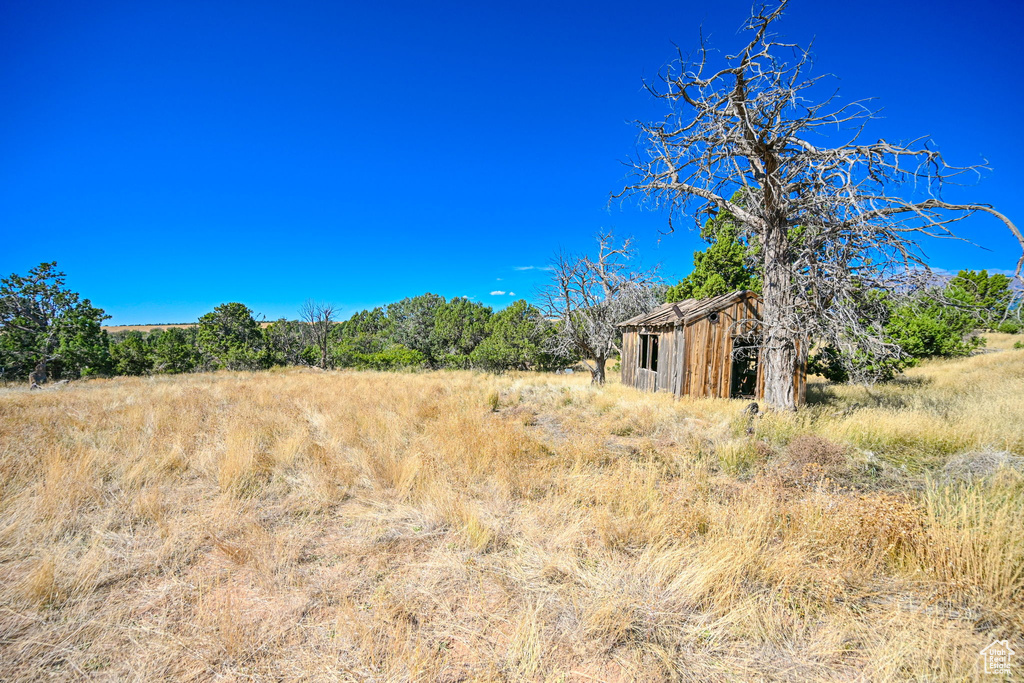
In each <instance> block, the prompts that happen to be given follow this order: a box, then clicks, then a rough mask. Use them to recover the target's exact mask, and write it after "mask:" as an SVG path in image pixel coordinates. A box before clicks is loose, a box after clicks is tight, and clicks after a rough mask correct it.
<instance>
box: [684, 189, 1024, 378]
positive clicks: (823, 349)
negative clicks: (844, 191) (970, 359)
mask: <svg viewBox="0 0 1024 683" xmlns="http://www.w3.org/2000/svg"><path fill="white" fill-rule="evenodd" d="M733 201H735V202H737V203H742V202H743V200H742V196H741V193H736V195H734V196H733ZM701 237H702V238H703V239H704V241H705V242H706V243H707V244H708V247H707V248H706V249H704V250H703V251H697V252H695V253H694V255H693V265H694V267H693V270H692V271H691V272H690V274H689V275H687V276H686V277H685V278H683V279H682V280H680V281H679V282H678V283H677V284H675V285H673V286H671V287H669V288H668V289H667V290H666V291H665V296H664V300H665V301H666V302H676V301H683V300H684V299H706V298H710V297H715V296H720V295H722V294H727V293H729V292H734V291H736V290H739V289H748V290H751V291H754V292H758V293H761V290H762V275H761V274H762V270H761V264H762V259H761V256H760V253H759V251H760V244H759V241H758V240H757V238H756V237H752V236H751V233H750V232H749V231H746V230H744V229H743V228H742V225H741V222H740V221H738V220H737V218H736V217H735V216H734V215H733V213H732V212H730V211H729V210H728V209H723V210H721V211H718V212H716V213H715V214H714V215H713V216H712V217H711V218H709V219H707V220H706V221H705V223H704V225H703V226H702V228H701ZM920 275H921V277H918V278H916V279H909V278H906V279H904V282H912V283H913V286H903V287H892V288H888V289H886V288H882V287H871V286H868V285H865V286H863V287H862V288H861V289H860V291H859V292H857V294H856V297H855V299H856V301H855V305H854V306H852V308H853V309H854V310H855V311H856V315H857V316H858V317H859V319H860V320H859V324H860V325H862V326H864V327H869V326H870V327H872V328H874V329H875V330H876V331H877V332H876V334H877V336H878V338H879V340H880V341H881V345H880V346H879V347H878V348H876V349H874V352H872V349H870V348H864V347H862V346H861V347H858V346H855V345H852V344H851V345H842V344H839V343H836V342H835V341H832V342H831V343H821V342H820V340H812V341H815V342H816V346H815V348H814V350H813V351H812V352H811V353H810V357H809V358H808V370H809V372H811V373H813V374H819V375H822V376H823V377H825V378H826V379H829V380H831V381H834V382H848V381H858V382H864V381H868V382H871V381H884V380H890V379H892V378H893V377H894V376H895V375H896V374H897V373H899V372H901V371H902V370H903V369H905V368H907V367H911V366H913V365H916V364H917V363H919V362H920V361H921V360H923V359H926V358H949V357H955V356H965V355H968V354H970V353H971V352H973V351H974V350H976V349H977V348H978V347H980V346H981V345H983V344H984V338H983V337H981V336H979V335H978V334H976V332H978V331H990V332H1004V333H1009V334H1018V333H1021V332H1024V305H1022V304H1024V292H1021V291H1020V290H1019V289H1018V290H1015V289H1014V288H1013V287H1012V284H1013V280H1012V279H1011V278H1010V277H1008V276H1006V275H1003V274H1001V273H991V274H990V273H989V272H988V271H987V270H980V271H976V270H960V271H958V272H957V273H956V275H954V276H952V277H948V278H942V277H937V276H934V275H930V274H929V273H928V272H927V271H921V273H920Z"/></svg>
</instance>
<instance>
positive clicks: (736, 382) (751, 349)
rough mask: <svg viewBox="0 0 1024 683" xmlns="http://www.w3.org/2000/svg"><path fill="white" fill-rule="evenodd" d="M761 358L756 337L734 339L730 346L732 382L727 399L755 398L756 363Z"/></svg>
mask: <svg viewBox="0 0 1024 683" xmlns="http://www.w3.org/2000/svg"><path fill="white" fill-rule="evenodd" d="M760 356H761V340H760V339H759V338H757V337H736V338H735V339H733V346H732V380H731V382H730V387H729V398H746V399H755V398H756V397H757V363H758V360H759V359H760Z"/></svg>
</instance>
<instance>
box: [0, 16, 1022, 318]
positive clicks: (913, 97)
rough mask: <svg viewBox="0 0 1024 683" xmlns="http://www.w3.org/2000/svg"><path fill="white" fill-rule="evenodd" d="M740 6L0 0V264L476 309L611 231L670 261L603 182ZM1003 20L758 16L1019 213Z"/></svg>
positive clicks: (348, 305)
mask: <svg viewBox="0 0 1024 683" xmlns="http://www.w3.org/2000/svg"><path fill="white" fill-rule="evenodd" d="M749 9H750V3H749V2H745V1H734V0H725V1H718V2H714V3H709V2H703V3H697V2H675V3H664V4H661V5H655V6H643V5H636V4H631V3H621V2H619V3H610V2H586V3H583V2H580V3H558V2H545V3H480V2H473V3H470V2H461V3H451V2H432V3H423V2H402V1H398V2H391V3H348V2H323V3H318V2H289V3H284V2H277V3H268V2H257V1H249V2H244V3H242V2H238V3H232V2H211V1H209V0H207V1H205V2H174V3H167V2H147V3H139V2H123V3H118V2H102V0H99V1H96V2H88V3H86V2H77V3H75V2H60V3H58V2H48V1H46V0H28V1H21V0H4V2H3V3H0V92H2V93H4V100H5V101H4V105H3V106H2V107H0V234H2V237H3V242H2V244H3V248H2V250H0V274H3V275H6V274H8V273H11V272H19V273H24V272H26V271H27V270H28V269H29V268H30V267H32V266H33V265H36V264H38V263H39V262H41V261H53V260H56V261H57V262H58V263H59V265H60V267H61V269H62V270H64V271H65V272H67V274H68V281H69V284H70V285H71V286H72V287H73V288H75V289H76V290H78V291H80V292H82V293H83V295H84V296H88V297H89V298H91V299H92V301H93V303H94V304H96V305H98V306H101V307H103V308H105V309H106V310H107V312H108V313H110V314H111V315H112V316H113V318H112V320H111V321H110V322H111V324H131V323H160V322H179V321H188V320H194V319H196V317H197V316H199V315H201V314H202V313H204V312H206V311H209V310H210V309H212V307H213V306H215V305H216V304H218V303H223V302H226V301H242V302H244V303H245V304H247V305H249V306H250V307H251V308H253V309H254V310H255V311H256V312H257V313H260V314H263V315H265V316H266V317H267V318H268V319H273V318H277V317H280V316H288V317H294V315H295V312H296V310H297V307H298V305H299V304H300V303H301V302H302V301H303V300H304V299H307V298H310V297H314V298H317V299H321V300H328V301H332V302H335V303H336V304H339V305H340V306H341V307H342V308H343V309H344V310H345V311H346V312H350V311H354V310H358V309H360V308H364V307H367V306H372V305H377V304H382V303H386V302H389V301H394V300H397V299H399V298H402V297H404V296H411V295H416V294H421V293H423V292H427V291H431V292H435V293H438V294H442V295H444V296H447V297H452V296H461V295H465V296H472V297H474V298H476V299H478V300H480V301H483V302H485V303H487V304H490V305H494V306H495V307H499V306H502V305H505V304H507V303H508V302H509V301H510V300H511V298H512V297H511V296H510V294H509V293H510V292H514V293H515V297H516V298H519V297H521V296H527V297H528V296H529V295H530V294H531V292H532V291H533V289H534V287H535V286H536V285H537V284H538V283H540V282H542V281H543V280H544V278H545V276H546V273H545V271H543V270H540V269H539V267H541V266H544V265H545V264H546V263H547V261H548V259H549V258H550V256H551V254H552V253H553V252H554V251H555V250H556V249H558V248H567V249H570V250H581V249H586V248H588V247H589V246H590V245H591V243H592V237H593V235H594V234H595V232H596V231H598V230H599V229H614V230H615V231H616V232H617V233H619V234H622V235H634V236H635V237H636V238H637V240H638V244H639V246H640V248H641V251H642V255H643V260H644V262H645V263H647V264H653V263H656V262H660V263H661V264H662V267H663V270H664V272H665V274H666V275H667V276H669V277H670V278H672V279H674V278H676V277H679V276H682V275H684V274H685V273H686V272H688V270H689V269H690V267H691V264H692V259H691V257H692V252H693V250H694V249H698V248H701V244H700V242H699V239H698V238H697V236H696V234H695V233H693V232H677V233H675V234H672V235H668V236H665V235H662V234H661V231H663V230H664V229H665V227H666V222H665V218H664V216H663V215H660V214H658V213H655V212H651V211H645V210H643V209H641V208H638V207H636V206H634V205H632V204H626V205H619V204H613V205H611V206H609V204H608V196H609V193H610V192H611V191H615V190H618V189H620V188H621V187H622V185H623V184H624V182H625V169H624V167H623V166H622V165H621V163H620V162H621V160H622V159H625V158H626V157H627V156H628V155H629V154H630V153H631V151H632V149H633V145H634V142H635V140H636V131H635V129H634V128H633V126H632V125H631V123H630V121H632V120H634V119H638V118H639V119H648V118H654V117H656V116H659V115H660V113H661V111H660V109H659V108H658V105H657V103H655V102H653V101H652V100H651V98H650V97H649V96H648V95H647V94H646V93H644V92H643V91H642V90H641V79H642V78H643V77H644V76H645V75H646V76H651V75H653V74H655V73H656V72H657V70H658V69H659V67H660V66H662V65H663V64H664V63H666V62H667V61H669V60H670V59H671V58H672V56H673V54H674V52H673V50H674V48H673V42H675V43H677V44H679V45H680V46H682V47H684V48H689V47H691V46H693V45H695V44H696V41H697V37H698V30H699V29H700V27H701V25H702V24H703V26H704V31H705V33H706V34H707V33H709V34H710V35H711V39H712V42H713V43H714V44H716V45H719V46H721V47H723V48H725V49H728V48H729V47H731V46H734V45H736V42H737V37H736V29H737V27H738V26H739V24H740V23H741V21H742V19H743V18H744V16H746V15H747V13H748V12H749ZM1022 24H1024V7H1022V3H1016V2H991V1H985V0H981V1H975V2H971V3H963V2H943V1H938V0H929V1H925V0H921V1H917V2H892V1H891V0H890V1H888V2H876V1H874V0H867V1H864V2H858V3H819V2H808V1H806V0H804V1H801V0H795V1H794V2H793V4H792V6H791V7H790V9H789V11H788V15H787V17H786V18H785V20H784V21H783V23H782V24H781V25H780V30H781V31H782V32H784V33H785V34H786V35H787V36H789V37H791V38H793V39H794V40H796V41H799V42H807V41H809V40H810V39H812V38H813V39H814V52H815V55H816V63H817V67H816V68H817V69H818V70H819V71H823V72H831V73H835V74H836V75H837V76H838V77H839V80H838V81H837V85H838V87H839V88H840V92H841V95H842V97H843V99H844V100H855V99H861V98H865V97H876V98H878V99H877V103H878V104H879V105H880V106H882V107H884V116H885V119H884V120H882V121H880V122H878V123H877V125H876V126H875V127H874V128H873V129H872V135H874V136H877V137H885V138H888V139H910V138H913V137H917V136H919V135H930V136H932V138H933V139H934V140H935V141H936V142H937V143H938V146H939V148H940V149H941V150H942V151H943V153H944V154H945V155H946V156H947V158H948V159H950V160H951V161H953V162H959V163H964V164H969V163H977V162H979V161H981V160H982V158H983V157H984V158H987V160H988V162H989V165H990V166H991V167H992V170H991V171H990V172H989V173H986V174H985V177H984V178H983V180H982V181H981V182H980V184H978V185H977V186H975V187H971V188H967V189H965V190H962V191H960V192H957V193H953V194H951V195H950V198H951V199H954V200H966V199H970V200H972V201H980V202H989V203H992V204H994V205H995V206H996V207H997V208H999V209H1000V210H1002V211H1003V212H1004V213H1006V214H1007V215H1009V216H1010V217H1011V219H1014V220H1015V221H1016V222H1017V223H1018V224H1024V193H1022V192H1021V188H1022V187H1024V170H1022V169H1021V163H1020V160H1021V159H1022V158H1024V134H1022V132H1021V125H1020V124H1021V119H1022V104H1024V94H1022V90H1024V89H1022V88H1019V87H1017V85H1016V81H1017V79H1018V77H1019V74H1020V73H1021V70H1022V67H1024V50H1021V48H1020V44H1019V37H1018V31H1019V27H1020V26H1021V25H1022ZM959 231H960V233H961V234H963V235H964V236H966V237H969V238H970V239H971V240H972V241H973V242H975V243H976V244H978V245H980V247H975V246H971V245H967V244H963V243H942V244H932V245H928V254H929V256H930V257H931V260H932V263H933V264H934V265H935V266H937V267H939V268H947V269H956V268H960V267H968V268H984V267H987V268H1001V269H1009V268H1012V267H1013V266H1014V264H1015V261H1016V257H1017V256H1018V253H1017V251H1015V249H1016V247H1015V242H1014V241H1013V239H1012V238H1011V237H1010V236H1009V233H1008V232H1006V231H1005V229H1004V228H1002V227H1001V226H1000V225H999V224H997V223H996V222H995V221H993V220H990V219H986V218H976V219H972V221H970V222H968V223H964V224H962V225H961V226H960V228H959ZM981 247H984V249H983V248H981ZM498 291H501V292H505V294H501V295H499V294H494V295H492V294H491V292H498Z"/></svg>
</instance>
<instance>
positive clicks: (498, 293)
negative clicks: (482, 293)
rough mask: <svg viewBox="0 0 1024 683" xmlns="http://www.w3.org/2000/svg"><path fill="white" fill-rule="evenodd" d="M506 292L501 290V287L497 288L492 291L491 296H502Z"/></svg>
mask: <svg viewBox="0 0 1024 683" xmlns="http://www.w3.org/2000/svg"><path fill="white" fill-rule="evenodd" d="M504 293H505V292H503V291H501V290H500V289H496V290H494V291H493V292H491V296H501V295H502V294H504Z"/></svg>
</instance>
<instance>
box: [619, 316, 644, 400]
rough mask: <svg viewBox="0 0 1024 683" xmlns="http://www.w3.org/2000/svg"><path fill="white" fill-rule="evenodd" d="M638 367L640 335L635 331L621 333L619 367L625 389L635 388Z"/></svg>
mask: <svg viewBox="0 0 1024 683" xmlns="http://www.w3.org/2000/svg"><path fill="white" fill-rule="evenodd" d="M639 365H640V333H639V332H637V331H636V330H626V331H624V332H623V333H622V360H621V362H620V363H619V367H620V371H621V372H622V383H623V384H625V385H626V386H627V387H635V386H636V371H637V369H638V366H639ZM637 388H639V387H637Z"/></svg>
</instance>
